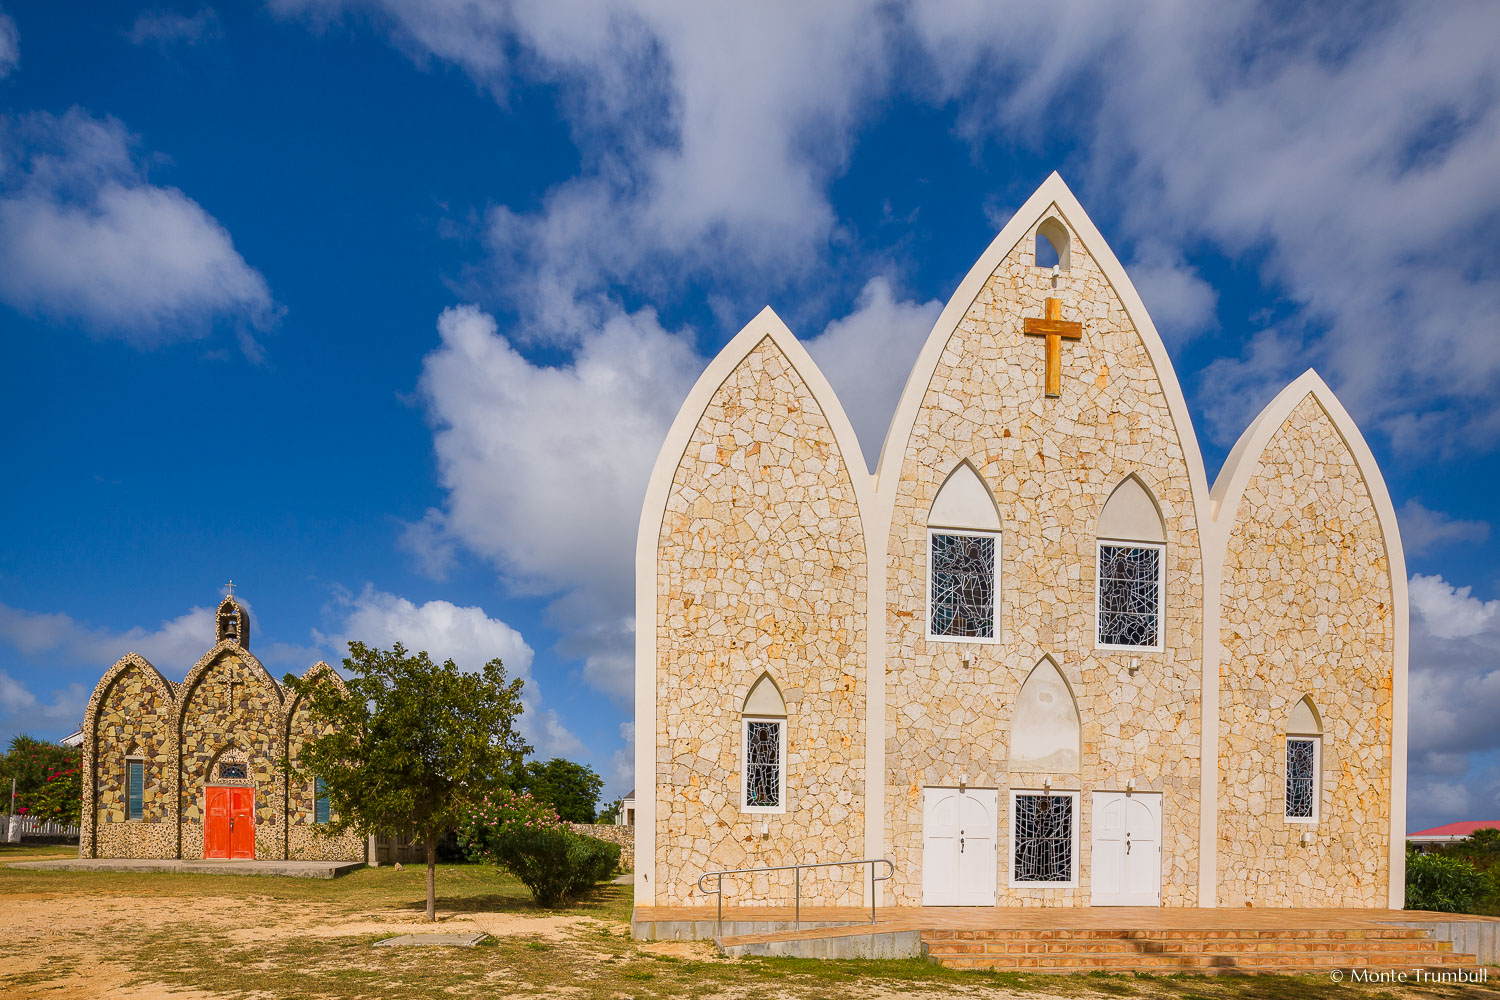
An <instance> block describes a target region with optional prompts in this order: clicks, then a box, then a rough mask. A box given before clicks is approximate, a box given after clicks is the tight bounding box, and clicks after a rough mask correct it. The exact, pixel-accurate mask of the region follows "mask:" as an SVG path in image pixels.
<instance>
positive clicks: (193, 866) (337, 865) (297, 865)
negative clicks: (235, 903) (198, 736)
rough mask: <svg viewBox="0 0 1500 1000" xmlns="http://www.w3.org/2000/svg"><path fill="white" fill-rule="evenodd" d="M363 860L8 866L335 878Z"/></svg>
mask: <svg viewBox="0 0 1500 1000" xmlns="http://www.w3.org/2000/svg"><path fill="white" fill-rule="evenodd" d="M364 866H365V863H364V862H363V861H210V860H197V861H185V860H182V859H178V858H166V859H156V858H63V859H60V860H57V861H14V862H11V863H10V864H9V865H7V867H9V868H33V869H37V870H39V871H54V872H58V871H62V872H178V873H184V872H187V873H192V874H196V875H283V876H290V877H292V878H338V877H339V876H340V875H347V874H349V873H350V872H352V871H354V870H355V869H356V868H363V867H364Z"/></svg>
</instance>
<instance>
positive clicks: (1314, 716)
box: [1286, 694, 1323, 736]
mask: <svg viewBox="0 0 1500 1000" xmlns="http://www.w3.org/2000/svg"><path fill="white" fill-rule="evenodd" d="M1286 732H1287V735H1288V736H1322V735H1323V716H1322V715H1321V714H1320V713H1319V712H1318V706H1317V705H1316V704H1314V702H1313V700H1312V695H1310V694H1305V695H1303V696H1302V697H1301V698H1299V699H1298V700H1297V704H1295V705H1293V706H1292V710H1291V712H1290V713H1288V715H1287V719H1286Z"/></svg>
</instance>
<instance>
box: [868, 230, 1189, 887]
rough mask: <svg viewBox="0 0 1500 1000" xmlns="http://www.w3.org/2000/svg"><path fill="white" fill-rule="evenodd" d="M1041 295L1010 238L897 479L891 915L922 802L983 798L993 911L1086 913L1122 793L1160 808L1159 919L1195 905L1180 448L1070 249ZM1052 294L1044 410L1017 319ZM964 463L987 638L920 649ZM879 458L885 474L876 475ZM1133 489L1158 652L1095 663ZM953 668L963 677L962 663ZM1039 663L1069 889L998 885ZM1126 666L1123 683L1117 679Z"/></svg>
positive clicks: (889, 762)
mask: <svg viewBox="0 0 1500 1000" xmlns="http://www.w3.org/2000/svg"><path fill="white" fill-rule="evenodd" d="M1069 237H1070V240H1071V268H1070V270H1069V271H1067V272H1065V273H1063V274H1061V275H1060V276H1059V277H1058V279H1057V282H1056V285H1055V287H1054V285H1053V281H1052V278H1051V275H1050V271H1048V270H1043V269H1041V268H1037V267H1035V266H1034V260H1033V254H1032V248H1033V245H1034V241H1033V240H1032V239H1030V238H1027V239H1025V240H1023V241H1022V242H1021V243H1020V244H1019V245H1018V246H1017V247H1016V248H1015V249H1014V250H1012V251H1011V252H1010V254H1009V255H1008V256H1007V257H1006V258H1005V259H1004V260H1003V261H1002V262H1001V263H1000V265H999V266H998V267H997V268H996V270H995V271H994V272H993V274H992V276H991V277H990V278H989V280H988V281H987V282H986V283H985V285H984V287H983V289H982V291H981V292H980V293H979V295H978V297H977V299H976V300H975V301H974V303H973V304H972V306H970V308H969V311H968V313H967V314H966V315H965V316H964V318H963V319H962V320H961V321H960V323H959V324H958V328H957V330H956V331H955V332H954V334H953V336H952V338H951V339H950V340H949V342H948V344H947V346H946V347H945V348H944V349H943V352H942V355H941V358H940V360H939V362H938V365H937V368H936V370H935V371H934V373H933V375H932V377H931V379H930V381H929V382H928V384H927V387H926V392H925V395H924V397H923V399H922V404H921V409H920V412H919V414H918V416H917V418H916V423H915V426H914V428H913V430H912V433H911V436H910V438H909V439H908V440H905V441H892V442H889V443H888V444H887V448H897V449H900V450H899V451H898V452H896V455H897V456H899V461H900V462H901V472H900V483H899V486H898V488H897V492H896V494H895V496H894V498H893V503H894V513H893V518H892V523H891V530H890V537H889V548H888V552H887V557H886V558H887V574H888V576H887V619H886V630H887V632H886V635H887V677H888V687H887V696H886V697H887V701H886V704H887V710H886V720H885V722H886V774H885V776H884V779H885V782H886V792H885V795H886V803H885V804H886V812H887V817H886V839H887V843H888V844H889V851H890V856H891V857H892V858H893V860H894V861H895V864H896V878H895V881H894V882H893V883H892V894H893V897H894V898H893V900H892V901H893V902H894V903H895V904H896V905H917V904H920V902H921V882H920V878H921V871H922V795H923V793H922V789H923V787H924V786H952V785H957V784H958V782H959V779H960V778H961V777H962V778H964V779H966V780H967V783H968V785H969V786H970V787H975V788H998V789H999V790H1000V796H999V798H1000V815H999V817H998V820H997V826H998V829H997V830H996V836H997V844H998V848H999V865H998V869H999V874H998V883H999V885H998V900H999V902H1000V904H1001V905H1087V904H1088V903H1089V899H1090V895H1089V894H1090V882H1089V867H1090V853H1091V852H1090V838H1091V836H1092V825H1091V819H1092V816H1091V801H1090V800H1091V794H1090V793H1091V792H1092V791H1094V790H1095V789H1102V790H1118V789H1123V788H1124V787H1125V783H1126V782H1127V781H1128V780H1130V779H1134V780H1135V783H1136V784H1135V787H1136V788H1137V789H1139V790H1142V791H1161V792H1163V793H1164V795H1163V807H1164V816H1163V852H1162V886H1163V891H1162V902H1163V904H1164V905H1167V906H1192V905H1197V902H1198V900H1197V898H1196V896H1197V891H1196V889H1197V878H1198V865H1199V861H1198V847H1197V844H1198V814H1199V798H1200V793H1199V779H1200V760H1199V755H1200V738H1199V734H1200V722H1201V699H1200V690H1201V687H1200V685H1201V675H1200V664H1201V659H1202V603H1203V572H1202V564H1201V552H1200V545H1199V525H1198V524H1197V523H1196V516H1195V512H1194V507H1193V496H1192V492H1191V483H1190V479H1189V473H1188V466H1187V462H1186V459H1185V457H1184V449H1183V445H1182V443H1181V440H1180V439H1179V436H1178V431H1177V428H1176V426H1175V425H1174V423H1173V420H1172V417H1171V414H1170V412H1169V409H1168V403H1167V398H1166V396H1165V394H1164V392H1163V389H1162V386H1161V384H1160V382H1159V381H1158V380H1157V378H1156V376H1155V374H1154V368H1153V366H1152V363H1151V360H1150V358H1149V356H1148V354H1147V352H1146V349H1145V347H1144V345H1143V343H1142V341H1141V338H1140V336H1139V334H1138V333H1137V331H1136V330H1135V328H1134V326H1133V324H1132V322H1131V321H1130V319H1129V317H1128V316H1127V314H1126V312H1125V309H1124V307H1123V305H1122V304H1121V302H1120V300H1119V298H1118V297H1117V296H1116V294H1115V292H1114V290H1113V289H1112V288H1111V287H1110V285H1109V283H1108V282H1107V280H1106V279H1105V277H1104V276H1103V274H1102V273H1101V271H1100V269H1099V266H1098V264H1097V263H1096V261H1095V260H1094V258H1093V256H1092V255H1091V253H1090V248H1089V247H1087V246H1085V245H1084V244H1083V242H1082V240H1081V239H1080V238H1079V236H1078V234H1077V233H1076V232H1071V231H1070V232H1069ZM1048 296H1055V297H1057V298H1058V299H1060V300H1061V303H1062V318H1063V319H1064V320H1069V321H1081V322H1082V324H1083V337H1082V339H1081V340H1068V341H1064V342H1063V344H1062V394H1061V397H1060V398H1056V399H1049V398H1046V396H1045V395H1044V384H1043V377H1044V367H1043V344H1042V341H1041V338H1039V337H1033V336H1024V335H1023V333H1022V328H1023V321H1024V319H1025V318H1026V317H1040V316H1043V315H1044V301H1045V299H1046V298H1047V297H1048ZM965 459H966V460H968V461H969V462H971V463H972V464H973V466H974V467H975V469H977V470H978V471H979V473H980V475H981V476H982V477H983V479H984V481H985V483H986V484H987V485H988V487H989V488H990V490H991V491H992V492H993V494H994V499H995V502H996V506H997V508H998V510H999V513H1000V516H1001V518H1002V520H1003V527H1002V535H1001V545H1000V559H1001V613H1000V628H1001V635H1000V641H999V642H997V643H995V644H988V645H986V644H979V643H963V644H959V643H953V642H936V641H930V640H929V639H927V637H926V610H927V561H928V552H927V547H928V541H927V531H926V524H927V514H928V510H929V508H930V506H931V504H932V501H933V498H934V497H935V495H936V493H937V490H938V488H939V487H940V486H941V485H942V483H943V480H944V477H945V476H946V475H947V474H948V472H949V471H951V470H952V469H953V467H954V466H955V465H956V463H958V462H959V461H960V460H965ZM888 460H889V458H888ZM1132 473H1134V474H1136V475H1137V476H1139V478H1140V480H1141V481H1142V482H1143V483H1144V484H1145V485H1146V486H1147V487H1148V488H1149V489H1150V490H1151V491H1152V493H1153V494H1154V495H1155V498H1156V500H1157V502H1158V504H1159V505H1160V508H1161V511H1162V513H1163V515H1164V518H1165V526H1166V537H1167V548H1166V564H1165V565H1166V599H1165V633H1164V635H1165V643H1164V649H1163V650H1161V651H1160V652H1152V651H1109V650H1096V649H1095V648H1094V628H1095V571H1096V550H1095V538H1096V536H1095V525H1096V522H1097V519H1098V516H1099V513H1100V511H1101V510H1102V508H1103V506H1104V503H1105V501H1106V499H1107V498H1108V497H1109V495H1110V492H1111V491H1112V490H1113V489H1114V488H1115V486H1117V485H1118V484H1119V483H1120V482H1121V481H1122V480H1123V479H1124V478H1125V477H1126V476H1128V475H1130V474H1132ZM963 654H967V655H968V656H969V657H970V663H969V665H968V666H967V667H965V666H963V665H962V663H961V656H962V655H963ZM1043 656H1051V657H1052V658H1053V660H1054V661H1055V662H1056V663H1057V665H1058V668H1059V669H1060V670H1061V672H1062V674H1063V675H1064V677H1066V679H1067V680H1068V683H1069V685H1070V686H1071V687H1072V689H1073V692H1074V695H1075V696H1076V699H1077V703H1078V708H1079V712H1080V716H1081V723H1082V756H1081V761H1080V765H1079V766H1080V771H1079V772H1077V773H1075V774H1072V775H1053V776H1052V779H1053V788H1054V789H1055V790H1058V791H1062V790H1069V791H1073V790H1076V791H1080V792H1081V793H1082V794H1081V796H1080V812H1081V817H1080V826H1079V855H1080V856H1079V858H1078V859H1077V875H1078V886H1077V888H1076V889H1073V888H1062V889H1051V888H1049V889H1039V888H1011V887H1010V885H1009V871H1008V868H1009V865H1008V861H1009V857H1010V851H1011V844H1010V818H1009V811H1010V802H1009V791H1010V790H1011V789H1013V788H1017V789H1027V788H1029V789H1037V788H1041V787H1042V781H1043V779H1044V777H1045V776H1044V775H1040V774H1028V773H1021V772H1012V771H1010V770H1009V767H1008V763H1007V761H1008V758H1009V747H1008V741H1009V733H1010V725H1011V711H1012V706H1013V705H1014V703H1015V700H1016V696H1017V694H1018V692H1019V689H1020V687H1021V684H1022V682H1023V681H1024V680H1025V678H1026V676H1027V674H1028V673H1029V672H1030V671H1031V670H1032V668H1033V667H1034V666H1035V665H1036V664H1037V663H1038V662H1039V661H1040V660H1041V659H1042V657H1043ZM1132 661H1137V662H1138V664H1139V670H1138V671H1136V672H1135V673H1134V674H1132V673H1131V671H1130V669H1129V668H1130V666H1131V663H1132Z"/></svg>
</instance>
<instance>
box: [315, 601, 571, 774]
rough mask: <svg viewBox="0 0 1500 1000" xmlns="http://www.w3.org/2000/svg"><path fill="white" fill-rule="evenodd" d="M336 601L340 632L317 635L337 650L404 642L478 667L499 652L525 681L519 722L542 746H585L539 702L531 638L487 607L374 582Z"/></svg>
mask: <svg viewBox="0 0 1500 1000" xmlns="http://www.w3.org/2000/svg"><path fill="white" fill-rule="evenodd" d="M335 607H336V610H337V611H338V612H339V614H340V615H341V616H342V623H341V625H340V626H339V634H338V635H336V636H329V637H325V636H322V635H318V636H317V638H318V639H319V640H320V641H321V642H323V643H324V644H326V645H328V646H330V647H331V648H333V649H336V650H347V649H348V644H349V642H350V641H351V640H358V641H360V642H363V643H365V644H366V645H370V646H376V647H379V648H383V649H385V648H389V647H391V646H392V645H394V644H395V643H398V642H399V643H401V644H402V645H404V646H405V647H406V648H407V649H408V650H411V651H417V650H426V651H427V653H429V654H430V655H431V656H432V658H433V660H434V661H435V662H437V663H442V662H443V661H444V660H452V661H453V662H454V663H455V664H457V666H458V667H459V668H460V669H462V670H479V669H480V668H481V667H483V666H484V665H485V664H486V663H487V662H489V661H490V660H492V659H494V658H495V657H497V656H498V657H500V659H501V660H502V661H503V662H504V664H505V671H506V675H507V676H509V677H512V678H520V679H521V681H522V682H523V684H524V687H523V689H522V695H521V700H522V703H523V704H524V705H525V708H526V711H525V712H524V713H523V714H522V716H521V719H520V723H519V728H520V730H521V733H522V735H524V736H525V737H526V739H527V740H528V741H529V742H530V743H531V744H532V745H533V746H535V747H536V749H537V752H538V753H539V754H541V755H542V756H544V757H552V756H566V755H568V754H572V753H576V752H577V751H579V750H581V749H582V748H583V747H582V744H580V743H579V741H578V739H577V737H575V736H574V735H573V734H572V733H571V732H569V731H568V729H567V727H566V726H564V725H563V723H562V720H561V719H560V718H559V717H558V715H557V713H556V712H555V711H554V710H551V709H543V708H541V707H540V705H541V690H540V688H539V687H538V686H537V683H536V680H535V678H533V677H532V675H531V661H532V657H533V653H532V649H531V647H530V646H529V645H527V643H526V640H525V639H524V638H522V636H521V633H520V632H518V631H516V630H515V629H514V628H511V627H510V626H509V625H507V624H506V623H505V622H503V621H501V620H499V619H498V618H491V617H490V616H489V615H487V614H485V612H484V609H483V608H479V607H460V606H459V605H456V604H453V603H451V602H449V601H427V602H426V603H424V604H415V603H413V602H412V601H409V600H407V599H406V598H404V597H398V596H397V595H395V594H388V593H385V592H383V591H380V590H376V589H375V588H374V587H373V586H369V585H366V587H365V589H364V590H363V591H361V592H360V593H359V595H358V596H347V595H346V596H344V597H343V598H341V599H340V600H339V601H337V602H336V605H335Z"/></svg>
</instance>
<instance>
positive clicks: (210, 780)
mask: <svg viewBox="0 0 1500 1000" xmlns="http://www.w3.org/2000/svg"><path fill="white" fill-rule="evenodd" d="M215 629H216V637H215V638H216V640H217V641H216V642H215V643H214V645H213V646H212V648H210V649H209V650H208V651H207V652H206V653H204V654H203V656H202V658H201V659H199V660H198V662H197V663H196V664H194V666H193V667H192V669H191V670H189V671H188V673H187V677H186V679H184V680H183V681H182V683H180V684H178V683H174V682H172V681H169V680H167V679H166V678H165V677H164V676H162V674H161V672H160V671H158V670H157V669H156V667H154V666H152V665H151V663H149V662H148V661H147V660H146V659H145V658H144V657H142V656H139V655H138V654H136V653H127V654H126V655H125V656H123V657H121V658H120V660H119V661H118V662H117V663H115V665H114V666H113V667H111V668H110V669H109V671H108V672H107V673H106V674H105V675H104V677H103V678H102V679H101V680H100V681H99V683H98V685H97V686H96V687H95V688H94V693H93V696H92V697H91V698H90V699H89V703H88V709H87V711H86V713H85V716H84V725H83V735H84V774H85V775H86V779H85V781H84V783H83V826H82V833H81V836H80V843H79V853H80V855H81V856H83V857H89V858H185V859H197V858H224V859H226V860H228V859H242V860H250V859H258V860H338V861H362V860H364V858H365V841H364V840H363V839H361V838H360V837H359V836H357V835H355V834H342V835H337V836H331V835H328V834H327V833H325V832H324V831H323V829H322V828H323V826H324V825H325V824H326V823H327V821H328V820H329V818H330V814H329V812H328V801H327V799H326V797H324V796H322V795H321V794H320V793H321V789H320V788H319V787H318V784H317V782H316V780H315V779H306V780H302V779H292V780H288V778H287V776H286V774H285V772H284V771H283V770H282V768H281V761H282V760H283V759H284V758H286V757H287V756H288V755H290V758H291V759H292V760H294V761H295V760H296V757H297V753H298V751H299V749H300V748H301V746H302V744H303V743H304V742H305V741H306V740H307V739H309V738H311V737H313V736H315V735H317V729H316V726H315V724H314V723H313V721H312V720H311V719H310V718H309V714H308V712H307V709H306V706H305V705H304V704H303V702H302V701H301V699H298V698H293V697H292V696H291V695H290V693H289V692H287V691H286V690H284V689H283V688H282V686H281V685H280V684H278V683H277V682H276V680H275V679H274V678H273V677H272V676H271V674H270V672H269V671H267V670H266V668H265V667H264V666H263V665H262V664H261V662H260V661H259V660H258V659H256V658H255V656H253V655H252V654H251V652H250V618H249V615H248V614H247V613H246V611H245V609H244V607H243V606H242V605H241V604H240V603H239V602H238V601H236V600H234V598H232V597H226V598H225V599H224V601H223V602H222V603H221V604H220V605H219V607H218V610H217V613H216V615H215ZM302 676H303V677H317V676H324V677H326V678H327V680H328V682H329V683H333V684H342V683H343V681H342V680H341V679H340V678H339V676H338V674H337V673H336V672H334V670H333V669H332V668H331V667H329V666H328V664H326V663H316V664H314V665H313V666H311V667H309V668H308V670H307V671H306V672H305V673H304V674H303V675H302Z"/></svg>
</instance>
